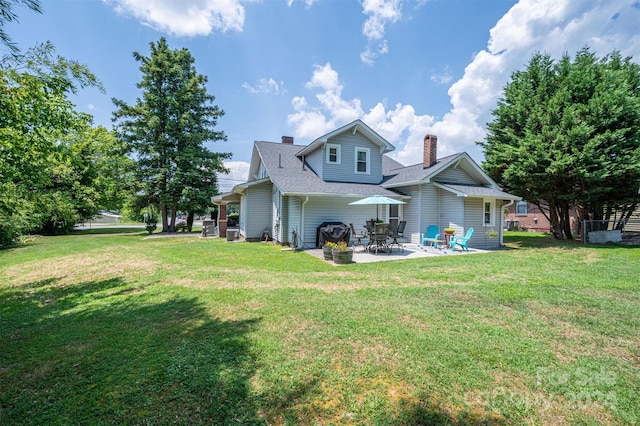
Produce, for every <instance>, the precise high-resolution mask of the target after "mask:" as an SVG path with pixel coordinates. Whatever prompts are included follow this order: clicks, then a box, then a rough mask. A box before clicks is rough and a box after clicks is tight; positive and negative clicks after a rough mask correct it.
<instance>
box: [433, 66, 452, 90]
mask: <svg viewBox="0 0 640 426" xmlns="http://www.w3.org/2000/svg"><path fill="white" fill-rule="evenodd" d="M429 79H430V80H431V81H433V82H436V83H437V84H442V85H445V86H446V85H447V84H449V83H451V80H453V75H451V71H450V70H449V67H446V68H445V69H444V70H443V71H441V72H435V71H434V72H432V73H431V77H429Z"/></svg>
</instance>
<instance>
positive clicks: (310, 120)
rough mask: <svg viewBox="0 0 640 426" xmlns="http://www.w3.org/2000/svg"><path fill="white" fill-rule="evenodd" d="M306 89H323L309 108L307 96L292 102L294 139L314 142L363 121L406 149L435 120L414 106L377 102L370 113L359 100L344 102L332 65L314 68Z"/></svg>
mask: <svg viewBox="0 0 640 426" xmlns="http://www.w3.org/2000/svg"><path fill="white" fill-rule="evenodd" d="M306 87H307V88H308V89H311V90H315V89H320V91H319V93H317V94H316V95H315V98H316V100H317V103H315V104H314V105H310V104H309V102H308V101H307V99H306V98H305V97H302V96H296V97H294V98H293V99H292V101H291V105H292V106H293V109H294V111H295V112H294V113H292V114H289V116H288V117H287V121H288V122H289V124H290V125H292V126H293V127H294V132H295V136H296V137H299V138H306V139H311V140H313V139H315V138H317V137H319V136H322V135H323V134H325V133H328V132H330V131H332V130H334V129H335V128H337V127H339V126H341V125H344V124H346V123H349V122H351V121H353V120H355V119H358V118H360V119H362V120H363V121H364V122H365V123H367V125H369V126H371V128H372V129H374V130H375V131H377V132H379V133H380V135H381V136H383V137H384V138H385V139H387V140H388V141H389V142H391V143H392V144H394V145H396V146H404V145H406V144H407V141H409V140H413V139H416V140H419V141H422V139H423V138H424V135H425V134H426V133H427V132H428V130H429V128H430V125H431V124H432V123H433V121H434V118H433V117H431V116H428V115H422V116H421V115H417V114H416V112H415V110H414V108H413V107H412V106H411V105H402V104H400V103H398V104H396V105H395V107H394V109H387V107H386V106H385V104H384V102H378V103H377V104H376V105H375V106H374V107H373V108H371V109H370V110H369V112H365V111H364V109H363V108H362V104H361V101H360V99H357V98H355V99H352V100H344V99H342V89H343V85H342V83H340V79H339V78H338V73H337V71H335V70H334V69H333V68H332V67H331V64H329V63H327V64H326V65H324V66H320V65H317V66H316V67H315V70H314V73H313V76H312V77H311V80H310V81H309V82H308V83H307V84H306ZM420 149H422V147H420ZM414 158H415V157H411V156H410V155H409V154H408V153H407V155H405V156H404V158H399V161H401V162H402V161H403V160H405V161H409V162H411V161H413V160H414ZM420 158H422V151H420Z"/></svg>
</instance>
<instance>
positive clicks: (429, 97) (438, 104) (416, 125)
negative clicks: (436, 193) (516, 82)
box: [5, 0, 640, 192]
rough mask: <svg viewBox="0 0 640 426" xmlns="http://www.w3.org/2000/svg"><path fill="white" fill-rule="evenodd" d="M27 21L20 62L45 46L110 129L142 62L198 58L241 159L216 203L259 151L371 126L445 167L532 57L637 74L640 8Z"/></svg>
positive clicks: (358, 5)
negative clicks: (617, 57) (429, 144)
mask: <svg viewBox="0 0 640 426" xmlns="http://www.w3.org/2000/svg"><path fill="white" fill-rule="evenodd" d="M41 3H42V8H43V13H42V14H38V13H35V12H33V11H31V10H29V9H27V8H20V9H18V10H17V13H18V22H16V23H9V24H7V25H5V30H6V32H7V33H8V34H9V36H10V37H11V38H12V39H13V41H14V42H16V43H17V44H18V46H19V47H20V48H21V49H22V50H26V49H28V48H29V47H33V46H34V45H36V44H38V43H43V42H45V41H50V42H52V43H53V44H54V46H55V47H56V52H57V53H58V54H59V55H61V56H63V57H65V58H67V59H73V60H76V61H78V62H80V63H82V64H85V65H87V67H88V68H89V69H90V70H91V71H92V72H93V73H94V74H96V76H97V77H98V78H99V79H100V81H101V82H102V83H103V85H104V87H105V90H106V92H105V93H101V92H100V91H98V90H97V89H85V90H82V91H81V92H80V93H79V94H78V95H77V96H73V97H72V100H73V102H74V103H75V104H76V107H77V109H78V110H81V111H84V112H88V113H90V114H91V115H92V116H93V117H94V124H95V125H102V126H105V127H107V128H108V129H111V128H113V124H112V121H111V118H112V113H113V111H114V109H115V108H114V104H113V102H112V99H113V98H116V99H119V100H123V101H125V102H127V103H129V104H133V103H135V101H136V99H137V98H139V97H140V96H141V92H140V90H139V89H138V88H137V87H136V84H137V83H138V82H139V81H140V79H141V76H142V75H141V73H140V70H139V66H140V64H139V63H138V62H136V61H135V59H134V57H133V52H138V53H140V54H142V55H144V56H149V52H150V47H149V44H150V43H152V42H154V43H155V42H157V41H158V40H159V39H160V38H161V37H165V38H166V39H167V42H168V44H169V47H170V48H172V49H181V48H187V49H188V50H189V51H190V52H191V54H192V55H193V57H194V58H195V67H196V70H197V72H198V73H200V74H202V75H204V76H206V77H207V79H208V83H207V90H208V93H209V94H211V95H213V96H215V102H214V103H215V104H216V105H217V106H218V107H219V108H221V109H222V110H224V111H225V115H224V116H222V117H221V118H220V119H219V120H218V125H217V127H216V130H217V131H220V130H222V131H224V132H225V134H226V136H227V141H218V142H215V143H207V144H206V146H207V148H209V149H211V150H212V151H216V152H231V153H232V154H233V157H232V158H231V159H230V160H229V161H227V162H225V165H226V166H227V167H228V168H229V169H230V170H231V173H230V174H228V175H225V176H220V181H219V182H220V189H221V191H222V192H226V191H229V190H230V189H231V188H232V187H233V185H236V184H238V183H241V182H244V181H246V180H247V174H248V169H249V161H250V159H251V154H252V149H253V143H254V141H256V140H262V141H273V142H279V141H280V140H281V137H282V136H293V137H294V139H295V143H296V144H300V145H306V144H309V143H310V142H312V141H313V140H315V139H317V138H318V137H320V136H322V135H324V134H326V133H328V132H330V131H332V130H335V129H336V128H338V127H340V126H342V125H345V124H347V123H350V122H351V121H353V120H355V119H361V120H363V121H364V122H365V123H366V124H367V125H369V126H370V127H371V128H372V129H374V130H375V131H376V132H378V133H379V134H380V135H381V136H382V137H384V138H385V139H386V140H387V141H389V142H390V143H391V144H393V145H394V146H395V147H396V150H395V151H393V152H392V153H390V156H391V157H392V158H394V159H396V160H397V161H399V162H400V163H402V164H404V165H407V166H408V165H412V164H417V163H420V162H422V149H423V139H424V136H425V135H426V134H434V135H436V136H437V137H438V156H439V157H442V156H445V155H450V154H454V153H458V152H463V151H465V152H467V153H468V154H469V155H470V156H471V157H472V158H473V159H474V160H475V161H477V162H478V163H481V162H482V161H483V159H484V155H483V152H482V149H481V147H479V146H478V145H477V144H476V142H478V141H482V140H484V138H485V135H486V124H487V123H488V122H491V120H492V115H491V112H492V110H494V109H495V108H496V106H497V102H498V100H499V99H500V97H501V96H502V90H503V88H504V87H505V85H506V84H507V83H508V82H509V80H510V76H511V74H512V73H513V72H514V71H518V70H524V69H526V66H527V63H528V62H529V60H530V59H531V57H532V55H534V54H535V53H544V54H548V55H550V56H551V57H552V58H554V59H559V58H560V57H561V56H562V55H563V54H568V55H570V56H571V57H573V56H575V53H576V52H577V51H579V50H580V49H582V48H584V47H589V48H590V49H591V51H592V52H594V53H595V54H596V55H598V56H599V57H604V56H605V55H607V54H609V53H611V52H612V51H614V50H618V51H620V52H621V53H622V55H623V56H631V57H633V58H634V61H636V62H640V0H601V1H599V0H41Z"/></svg>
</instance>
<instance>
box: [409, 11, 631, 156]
mask: <svg viewBox="0 0 640 426" xmlns="http://www.w3.org/2000/svg"><path fill="white" fill-rule="evenodd" d="M638 22H640V10H639V9H638V7H634V6H632V5H630V4H629V2H628V1H623V0H618V1H596V2H586V1H583V2H576V1H572V0H562V1H561V0H521V1H520V2H519V3H517V4H516V5H515V6H513V7H512V8H511V10H509V11H508V12H507V13H506V14H505V15H504V16H503V17H502V18H501V19H500V20H499V21H498V22H497V23H496V25H495V26H494V27H493V28H492V29H491V31H490V39H489V41H488V44H487V49H486V50H483V51H481V52H479V53H478V54H477V55H475V57H474V59H473V60H472V61H471V63H470V64H469V65H467V67H466V69H465V72H464V75H463V77H462V78H461V79H460V80H458V81H456V82H455V83H454V84H453V85H452V86H451V87H450V88H449V92H448V93H449V96H450V97H451V103H452V105H453V108H452V109H451V111H450V112H449V113H447V114H446V115H445V116H444V117H443V118H442V120H440V121H438V122H437V123H435V124H434V126H433V128H432V131H433V132H434V133H435V134H436V135H438V144H439V146H438V150H439V153H440V154H442V155H445V154H446V153H447V151H448V150H450V148H449V146H450V145H452V144H455V148H456V151H467V152H468V153H469V154H470V155H471V156H472V157H474V158H475V159H476V160H477V161H481V159H482V157H483V154H482V151H481V149H480V147H478V146H477V145H476V144H475V142H476V141H481V140H483V139H484V137H485V135H486V130H485V126H486V123H488V122H490V121H491V120H492V116H491V110H492V109H494V108H495V107H496V105H497V101H498V98H499V97H500V96H501V95H502V89H503V88H504V86H505V85H506V84H507V82H508V81H509V78H510V75H511V73H512V72H513V71H515V70H522V69H524V68H525V67H526V64H527V63H528V61H529V59H530V58H531V56H532V55H533V54H534V53H535V52H543V53H548V54H549V55H551V56H552V57H553V58H556V59H557V58H560V57H561V55H562V54H563V53H565V52H566V53H569V54H570V55H573V54H574V53H575V52H577V51H578V50H580V49H581V48H583V47H584V46H585V45H589V46H590V48H591V49H592V51H593V52H595V53H596V54H597V55H598V56H604V55H606V54H608V53H610V52H612V51H613V50H614V49H618V50H620V51H621V52H622V54H623V55H631V56H635V57H636V58H637V57H640V34H639V33H638V31H637V23H638ZM441 148H442V149H441ZM405 149H409V150H410V149H412V148H411V146H410V145H408V146H407V147H406V148H405ZM404 155H405V154H404V153H399V154H398V156H399V157H402V156H404Z"/></svg>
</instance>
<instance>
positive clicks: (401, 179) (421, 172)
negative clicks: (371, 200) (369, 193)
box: [383, 152, 499, 189]
mask: <svg viewBox="0 0 640 426" xmlns="http://www.w3.org/2000/svg"><path fill="white" fill-rule="evenodd" d="M457 167H461V168H462V169H463V170H464V171H465V172H466V173H467V174H468V175H469V176H470V177H471V178H472V179H473V181H474V183H475V184H477V185H484V186H487V187H489V188H496V189H497V188H499V187H498V185H497V184H496V183H495V182H494V181H493V180H492V179H491V178H490V177H489V175H487V174H486V173H485V172H484V170H482V168H480V166H479V165H478V164H477V163H476V162H475V161H473V159H472V158H471V157H470V156H469V154H467V153H466V152H461V153H458V154H453V155H449V156H447V157H443V158H439V159H438V161H436V162H435V164H433V165H431V166H428V167H425V166H424V165H423V164H422V163H420V164H415V165H413V166H407V167H404V168H400V169H395V170H389V171H387V173H388V175H389V176H388V178H387V179H386V180H385V182H384V184H383V186H384V187H385V188H393V187H400V186H407V185H416V184H421V183H429V182H432V181H433V182H435V181H437V180H438V175H440V174H442V173H443V172H445V171H446V170H449V169H452V168H457Z"/></svg>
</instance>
